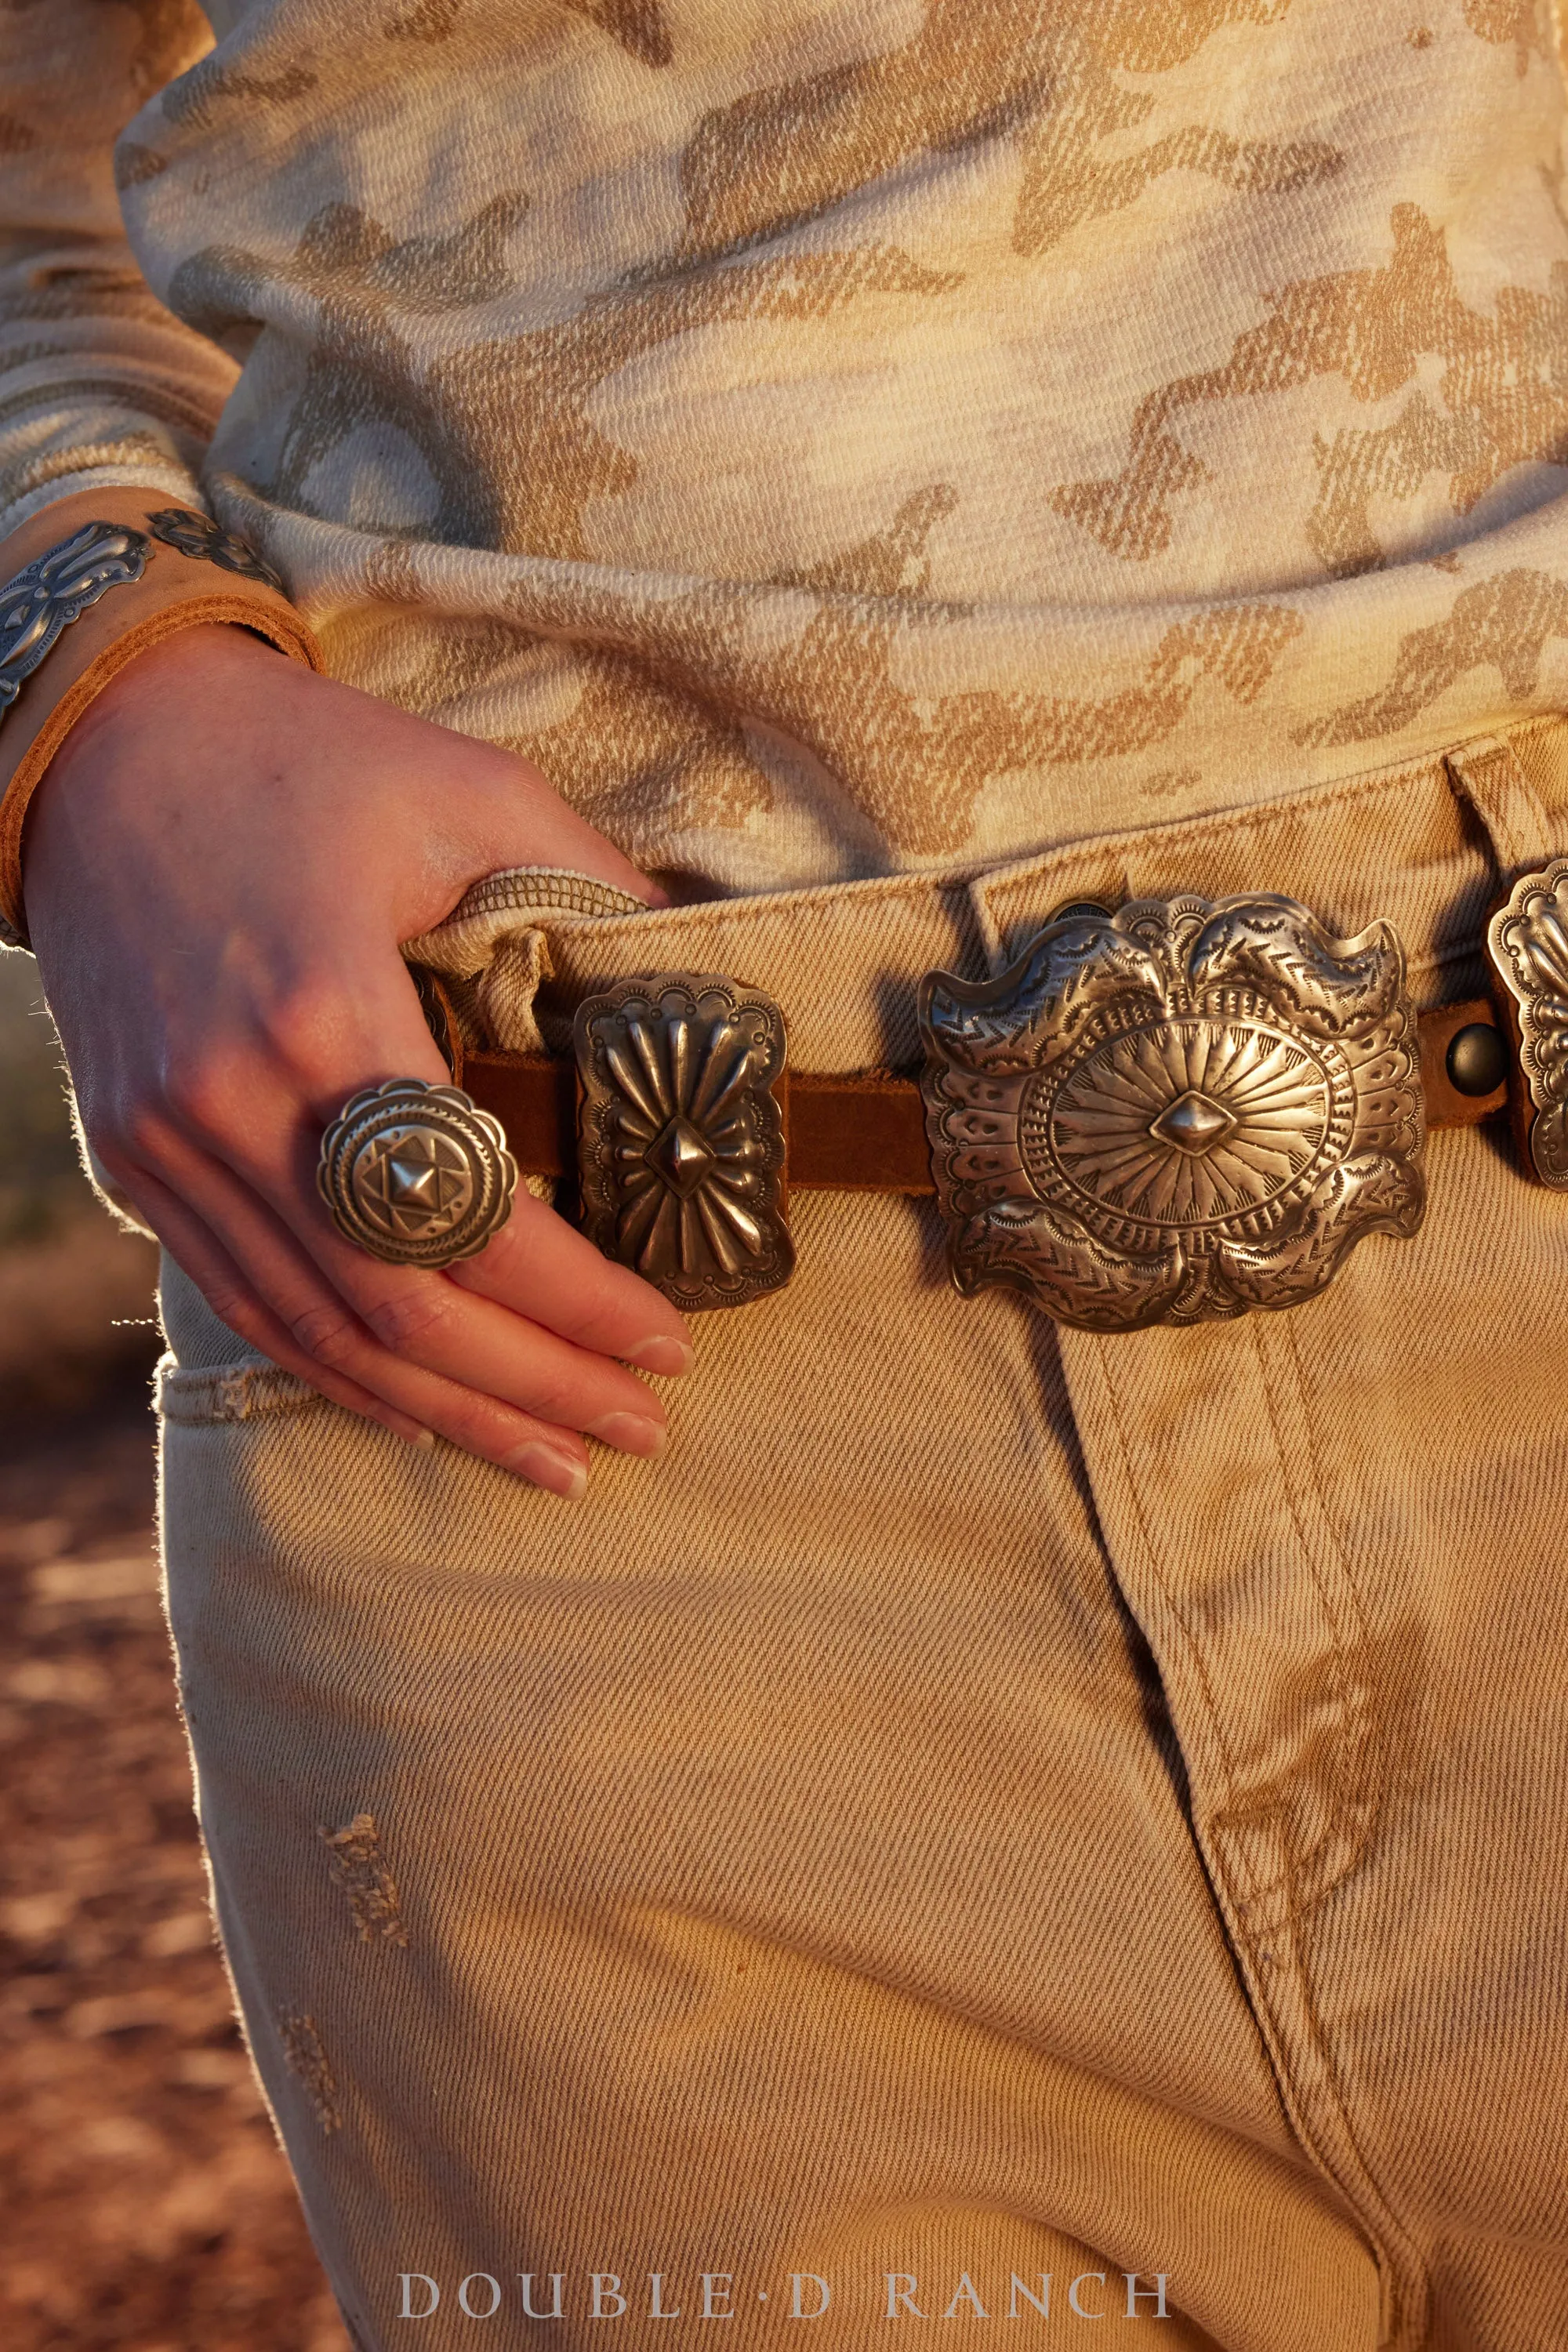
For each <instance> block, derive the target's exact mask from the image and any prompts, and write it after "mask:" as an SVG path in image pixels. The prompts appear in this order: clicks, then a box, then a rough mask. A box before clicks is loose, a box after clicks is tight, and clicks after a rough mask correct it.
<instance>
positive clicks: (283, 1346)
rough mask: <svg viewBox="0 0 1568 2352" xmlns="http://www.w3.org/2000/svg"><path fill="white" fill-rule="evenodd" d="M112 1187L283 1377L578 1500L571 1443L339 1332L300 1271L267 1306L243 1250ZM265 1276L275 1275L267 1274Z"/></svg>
mask: <svg viewBox="0 0 1568 2352" xmlns="http://www.w3.org/2000/svg"><path fill="white" fill-rule="evenodd" d="M214 1177H215V1182H216V1187H218V1188H220V1189H221V1187H222V1186H223V1184H224V1183H225V1181H228V1182H230V1183H232V1182H233V1181H234V1180H233V1179H229V1178H227V1176H226V1171H222V1170H215V1171H214ZM120 1181H122V1182H124V1183H125V1185H126V1189H127V1190H128V1191H131V1192H132V1197H133V1198H134V1199H135V1200H136V1204H137V1206H138V1208H139V1209H140V1210H141V1211H142V1214H143V1216H144V1217H145V1218H146V1220H147V1222H148V1223H149V1224H150V1225H151V1226H152V1227H153V1231H154V1232H155V1233H156V1234H157V1235H158V1237H159V1239H160V1240H161V1241H162V1242H163V1244H164V1246H165V1247H166V1248H167V1249H168V1250H169V1252H170V1253H171V1255H173V1256H174V1257H175V1258H176V1259H177V1260H178V1262H179V1264H180V1265H182V1266H183V1267H184V1270H185V1272H186V1273H187V1274H188V1275H189V1276H190V1277H191V1279H192V1281H193V1282H195V1285H196V1286H197V1288H198V1289H199V1290H200V1291H201V1293H202V1295H203V1297H205V1299H206V1301H207V1304H208V1305H209V1306H210V1307H212V1309H213V1312H214V1313H215V1314H216V1316H217V1317H218V1318H219V1319H220V1320H221V1321H222V1322H224V1323H226V1325H227V1326H228V1328H229V1329H230V1330H231V1331H235V1332H237V1334H238V1335H239V1337H240V1338H241V1339H248V1340H249V1341H250V1343H251V1345H252V1346H254V1347H257V1348H259V1349H261V1350H262V1352H263V1353H264V1354H265V1355H267V1356H268V1357H269V1358H270V1359H271V1360H272V1361H273V1362H274V1363H277V1364H279V1365H280V1366H281V1367H282V1369H283V1370H285V1371H290V1372H294V1373H295V1374H297V1375H298V1377H299V1378H300V1379H301V1380H304V1381H308V1382H309V1383H310V1386H311V1387H312V1388H314V1389H316V1390H318V1391H320V1392H321V1395H323V1396H326V1397H329V1398H331V1401H332V1402H334V1403H337V1404H342V1405H346V1406H347V1407H348V1409H349V1410H350V1411H351V1412H358V1413H362V1414H363V1415H364V1417H365V1418H366V1419H368V1420H373V1421H377V1422H379V1423H382V1425H383V1426H384V1427H385V1428H388V1429H391V1430H392V1431H394V1432H395V1434H396V1435H398V1436H400V1437H403V1438H405V1439H407V1440H408V1441H409V1442H410V1443H412V1444H428V1443H430V1442H431V1441H432V1439H433V1438H434V1437H437V1436H439V1437H444V1438H446V1439H447V1440H448V1441H449V1442H450V1443H451V1444H454V1445H458V1446H460V1447H462V1448H463V1450H464V1451H465V1452H468V1453H471V1454H479V1455H480V1456H481V1457H482V1458H483V1459H485V1460H487V1461H490V1462H493V1463H495V1464H496V1465H497V1466H498V1467H499V1468H500V1469H503V1470H508V1471H510V1472H511V1474H512V1475H514V1476H516V1477H519V1478H522V1479H524V1480H526V1481H527V1482H528V1483H530V1484H531V1485H533V1486H542V1487H544V1488H546V1489H547V1490H548V1491H549V1492H550V1493H552V1494H556V1495H561V1496H565V1497H566V1498H567V1499H568V1500H572V1501H575V1500H577V1499H578V1498H579V1497H580V1496H582V1494H583V1493H584V1489H585V1486H586V1483H587V1457H586V1449H585V1447H584V1444H583V1443H582V1441H581V1439H580V1438H577V1437H575V1436H574V1435H573V1434H572V1433H570V1432H568V1431H565V1430H562V1429H553V1428H547V1427H544V1426H542V1424H541V1423H537V1422H535V1421H532V1420H531V1419H530V1418H529V1417H528V1416H527V1415H525V1414H522V1413H520V1412H514V1411H513V1410H511V1409H510V1407H509V1406H507V1405H505V1404H503V1403H501V1402H499V1401H498V1400H496V1399H494V1398H490V1397H485V1396H481V1395H479V1394H478V1393H477V1392H475V1391H472V1390H469V1389H465V1388H460V1387H458V1386H457V1385H456V1384H454V1383H452V1382H450V1381H442V1380H439V1379H437V1378H434V1377H433V1376H431V1375H430V1374H428V1373H426V1372H424V1371H422V1370H419V1369H418V1368H417V1367H416V1366H413V1365H408V1364H405V1363H402V1362H400V1361H399V1360H398V1359H397V1358H396V1357H395V1356H392V1355H390V1354H389V1353H388V1351H386V1350H385V1349H378V1348H376V1347H375V1345H374V1342H373V1341H372V1340H371V1339H370V1338H369V1335H368V1334H365V1333H362V1334H359V1335H353V1334H352V1333H348V1334H344V1333H343V1327H344V1326H345V1325H347V1324H350V1323H352V1318H349V1317H346V1316H345V1314H344V1310H343V1307H342V1301H341V1300H334V1299H333V1297H332V1295H331V1291H330V1289H329V1288H328V1286H327V1285H326V1284H325V1283H324V1282H323V1281H321V1278H320V1276H316V1275H315V1274H314V1270H313V1269H311V1268H310V1267H309V1266H308V1265H305V1266H303V1267H301V1269H300V1280H299V1282H298V1285H297V1286H296V1287H294V1288H292V1289H289V1287H288V1286H287V1285H285V1286H284V1295H283V1297H282V1298H281V1299H280V1300H279V1299H278V1298H269V1297H268V1296H267V1295H266V1294H265V1292H264V1291H263V1289H262V1287H261V1286H259V1285H258V1283H257V1282H256V1281H255V1280H254V1279H253V1278H252V1276H251V1274H250V1271H249V1269H248V1268H247V1265H246V1263H245V1256H246V1255H247V1253H246V1252H245V1250H244V1249H243V1248H242V1250H241V1251H240V1252H239V1253H238V1254H231V1252H230V1250H229V1249H228V1248H226V1246H225V1244H224V1243H223V1242H222V1241H220V1240H219V1239H218V1237H217V1235H216V1234H215V1233H214V1231H213V1229H212V1227H211V1225H209V1224H208V1223H206V1221H205V1219H204V1218H203V1217H201V1216H200V1215H199V1214H197V1213H195V1211H194V1210H193V1209H192V1208H191V1207H190V1205H189V1204H188V1202H185V1201H184V1200H182V1199H181V1197H180V1196H179V1194H178V1193H176V1192H173V1191H171V1190H170V1189H169V1188H168V1187H167V1186H165V1185H164V1184H163V1183H162V1182H160V1181H158V1180H157V1179H156V1178H154V1177H151V1176H149V1175H147V1174H146V1173H145V1171H141V1172H140V1173H139V1175H138V1176H137V1178H135V1179H134V1180H133V1179H132V1178H131V1177H130V1176H128V1175H121V1179H120ZM247 1222H248V1221H247ZM269 1272H271V1273H272V1274H274V1275H276V1272H277V1268H276V1266H275V1265H274V1266H273V1267H271V1268H269ZM339 1335H341V1336H339ZM356 1374H358V1375H359V1377H357V1378H356V1377H355V1375H356Z"/></svg>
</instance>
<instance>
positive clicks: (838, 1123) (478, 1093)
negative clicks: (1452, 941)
mask: <svg viewBox="0 0 1568 2352" xmlns="http://www.w3.org/2000/svg"><path fill="white" fill-rule="evenodd" d="M1497 1025H1498V1024H1497V1015H1496V1013H1495V1011H1494V1010H1493V1007H1492V1004H1491V1002H1490V1000H1489V998H1486V997H1481V998H1479V999H1478V1000H1477V1001H1475V1002H1474V1003H1466V1004H1445V1005H1441V1006H1439V1007H1437V1008H1436V1010H1435V1011H1433V1012H1430V1013H1423V1014H1422V1015H1421V1020H1420V1038H1421V1082H1422V1087H1423V1090H1424V1092H1425V1094H1426V1123H1427V1125H1428V1126H1429V1127H1472V1126H1474V1125H1475V1124H1476V1123H1477V1122H1478V1121H1479V1120H1480V1119H1483V1118H1490V1117H1491V1116H1492V1114H1493V1113H1494V1112H1497V1111H1500V1110H1502V1109H1504V1108H1506V1106H1507V1103H1508V1087H1507V1086H1506V1085H1504V1086H1500V1087H1495V1088H1493V1089H1492V1091H1491V1092H1489V1093H1488V1094H1485V1095H1467V1094H1463V1093H1461V1092H1460V1091H1459V1089H1458V1087H1456V1086H1455V1085H1454V1083H1453V1079H1452V1077H1451V1076H1450V1075H1449V1070H1448V1055H1449V1048H1450V1046H1451V1045H1452V1044H1453V1041H1454V1039H1455V1038H1456V1037H1457V1036H1458V1034H1460V1032H1461V1031H1463V1030H1466V1029H1471V1028H1485V1029H1488V1030H1495V1029H1496V1027H1497ZM450 1050H451V1049H450V1048H449V1052H450ZM451 1057H452V1058H453V1060H454V1062H455V1067H454V1071H453V1076H454V1077H455V1079H456V1081H457V1083H458V1086H460V1087H463V1088H464V1089H465V1090H466V1091H467V1092H468V1094H470V1095H471V1096H472V1097H473V1098H474V1100H475V1102H476V1103H478V1105H479V1108H480V1109H481V1110H488V1111H489V1113H490V1114H491V1115H492V1117H494V1118H499V1119H500V1123H501V1125H502V1127H503V1128H504V1129H506V1136H507V1146H508V1149H509V1150H510V1152H511V1154H512V1157H513V1158H514V1159H515V1160H516V1161H517V1164H518V1167H519V1168H520V1169H521V1171H522V1173H523V1174H524V1175H528V1176H566V1175H571V1174H573V1173H574V1172H575V1170H576V1166H577V1070H576V1065H575V1063H574V1061H573V1060H572V1059H571V1058H570V1057H569V1056H565V1055H562V1056H556V1055H542V1054H463V1055H457V1054H456V1053H452V1055H451ZM1510 1059H1511V1056H1510ZM777 1092H778V1094H779V1097H780V1099H781V1101H782V1104H783V1108H784V1131H785V1134H786V1136H787V1138H788V1154H789V1156H788V1161H787V1166H788V1171H789V1188H790V1190H791V1192H797V1191H801V1192H812V1191H832V1192H934V1191H935V1189H936V1187H935V1183H934V1181H933V1180H932V1177H931V1150H930V1146H929V1144H928V1142H927V1139H926V1126H925V1109H924V1106H923V1104H922V1102H921V1090H920V1087H919V1085H918V1083H917V1082H916V1080H915V1079H914V1078H912V1077H895V1076H889V1075H888V1074H886V1073H884V1072H879V1071H865V1072H860V1073H858V1074H857V1075H855V1076H847V1077H837V1076H822V1075H820V1074H816V1073H813V1072H811V1071H801V1070H790V1071H786V1072H785V1074H784V1079H783V1081H782V1083H781V1085H780V1087H778V1089H777Z"/></svg>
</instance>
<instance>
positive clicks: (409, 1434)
mask: <svg viewBox="0 0 1568 2352" xmlns="http://www.w3.org/2000/svg"><path fill="white" fill-rule="evenodd" d="M398 1434H399V1435H400V1436H403V1437H405V1438H406V1439H407V1441H408V1443H409V1444H410V1445H417V1446H418V1448H419V1450H420V1452H421V1453H422V1454H433V1453H434V1452H435V1450H436V1433H435V1431H434V1430H433V1429H416V1430H412V1431H409V1430H400V1431H399V1433H398Z"/></svg>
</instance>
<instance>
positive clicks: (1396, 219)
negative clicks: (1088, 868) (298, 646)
mask: <svg viewBox="0 0 1568 2352" xmlns="http://www.w3.org/2000/svg"><path fill="white" fill-rule="evenodd" d="M209 19H210V25H209ZM0 26H3V27H4V29H3V30H0V107H3V108H4V112H3V113H0V233H3V235H4V239H5V247H4V270H3V274H0V530H4V529H7V528H9V527H11V526H12V525H14V524H15V523H16V522H17V521H18V520H22V519H23V518H24V517H26V515H28V514H29V513H31V512H32V511H33V510H34V509H36V508H37V507H38V506H39V505H40V504H42V503H44V502H47V500H49V499H51V498H54V497H57V496H58V495H60V494H61V493H62V492H64V491H66V490H74V489H79V488H84V487H87V486H88V485H89V483H91V482H92V481H94V480H100V481H102V482H104V483H109V482H117V483H135V484H141V483H145V484H148V485H152V486H156V488H159V489H160V490H178V489H185V490H187V491H188V490H189V488H190V486H191V483H192V480H193V478H196V479H199V480H200V482H201V483H202V485H203V487H204V489H205V495H206V497H207V499H209V500H210V502H211V503H212V505H213V506H214V508H215V509H216V512H217V513H218V514H219V515H220V516H221V517H222V519H223V520H225V521H226V522H227V523H229V524H230V525H232V526H234V527H235V528H237V529H238V530H243V531H245V532H247V534H248V535H250V536H251V537H252V538H254V540H255V541H257V543H258V545H259V546H260V548H261V549H262V550H263V551H264V552H265V553H266V555H267V556H268V558H269V559H270V561H271V562H274V563H275V564H277V565H278V566H279V569H280V570H281V572H283V573H284V575H285V576H286V578H287V579H288V581H289V584H290V588H291V590H292V593H294V594H295V595H296V597H297V598H298V599H299V600H300V603H301V604H303V605H304V606H305V608H306V610H307V611H308V612H309V613H310V615H311V617H312V618H313V619H314V620H315V622H316V624H317V625H318V627H319V628H320V629H321V632H322V634H323V635H324V637H325V640H326V643H327V646H328V649H329V654H330V656H331V661H332V663H333V666H334V667H335V668H336V669H337V670H338V672H339V673H340V674H341V675H342V676H343V677H348V678H351V679H353V680H354V681H356V682H357V683H359V684H361V685H363V686H364V687H366V688H370V689H371V690H373V691H374V692H375V693H378V694H381V695H384V696H387V697H390V698H393V699H394V700H395V701H399V702H403V703H405V704H407V705H409V706H411V707H413V708H416V709H421V710H424V711H426V712H427V713H429V714H430V715H431V716H433V717H434V718H436V719H440V720H442V721H443V722H445V723H447V724H448V725H451V726H453V727H456V728H459V729H463V730H468V731H471V732H473V733H476V734H479V735H483V736H485V737H488V738H489V739H490V740H494V741H498V742H502V743H506V744H510V745H513V746H515V747H516V748H518V749H519V750H521V751H526V752H528V753H529V754H531V756H532V757H533V758H535V759H536V760H537V761H539V762H540V764H541V765H542V767H543V768H544V769H545V771H546V772H548V773H549V775H550V776H551V777H552V779H553V780H554V781H555V782H556V783H557V784H558V785H559V786H560V787H561V788H562V789H563V791H564V792H566V793H568V794H569V795H570V796H571V797H572V798H573V799H574V801H575V802H576V803H577V804H578V805H579V806H580V807H581V808H582V809H583V810H584V813H585V814H587V815H588V816H589V817H590V818H591V819H592V820H593V821H594V822H595V823H596V824H599V825H601V826H603V827H604V828H605V831H607V832H608V833H610V834H611V835H614V836H615V837H616V838H617V839H618V840H619V841H620V842H622V843H623V844H624V845H625V846H626V848H627V849H628V850H629V851H630V852H631V854H632V855H633V856H636V857H637V858H639V859H641V860H643V861H644V862H645V863H647V864H649V865H651V866H656V867H663V868H669V869H677V870H684V871H686V872H688V873H690V874H692V875H695V876H698V877H703V878H705V880H706V882H707V884H708V885H709V886H710V887H716V888H719V889H721V890H752V889H765V888H772V887H779V886H781V885H786V884H797V883H808V882H812V881H816V880H824V879H832V878H836V877H846V876H850V875H858V874H866V873H872V872H878V871H884V870H889V869H892V868H897V867H908V866H927V865H933V864H950V863H952V864H955V863H959V862H961V861H968V860H975V861H979V860H983V859H989V858H1001V857H1004V856H1010V855H1013V854H1015V853H1020V852H1023V851H1025V850H1026V849H1029V848H1031V847H1034V846H1036V845H1039V844H1042V843H1044V842H1047V841H1048V840H1052V839H1057V838H1062V837H1066V836H1068V835H1077V834H1082V833H1087V832H1093V831H1100V830H1102V829H1103V828H1105V827H1107V826H1108V825H1121V824H1141V823H1146V822H1147V823H1152V822H1156V821H1159V820H1162V819H1165V818H1170V817H1173V816H1177V815H1181V814H1185V813H1186V812H1188V811H1193V810H1196V809H1199V808H1213V807H1215V806H1220V805H1226V804H1230V803H1237V802H1245V801H1249V800H1257V799H1262V798H1266V797H1268V796H1271V795H1274V794H1276V793H1283V792H1288V791H1290V790H1292V789H1294V788H1296V787H1298V786H1300V785H1302V784H1304V783H1307V782H1315V781H1317V780H1320V779H1322V778H1325V777H1333V776H1340V775H1348V774H1351V773H1352V772H1357V771H1360V770H1364V769H1367V768H1370V767H1373V766H1382V765H1384V764H1386V763H1388V762H1389V761H1393V760H1394V759H1396V758H1398V757H1402V756H1403V755H1405V753H1406V752H1413V751H1425V750H1427V749H1429V748H1431V747H1432V746H1434V745H1435V744H1436V743H1440V742H1444V741H1447V740H1452V739H1453V738H1454V737H1455V736H1456V735H1458V734H1461V733H1464V732H1467V731H1476V730H1483V729H1486V728H1489V727H1493V726H1496V725H1498V724H1500V723H1504V722H1506V721H1507V720H1508V719H1512V718H1516V717H1517V716H1519V715H1520V714H1521V713H1522V712H1525V711H1527V710H1532V709H1543V708H1548V707H1561V706H1562V704H1563V702H1564V700H1568V216H1565V213H1564V206H1563V192H1564V184H1563V153H1562V142H1563V115H1564V105H1563V76H1562V69H1561V63H1560V58H1559V55H1558V49H1557V46H1556V38H1555V28H1554V24H1553V18H1552V9H1551V7H1550V5H1549V0H1374V5H1368V0H211V5H209V7H208V8H207V10H206V13H205V15H202V14H198V12H197V10H196V8H195V5H192V0H5V6H4V10H3V12H0ZM215 35H216V46H215V45H214V37H215ZM116 191H118V193H116Z"/></svg>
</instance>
